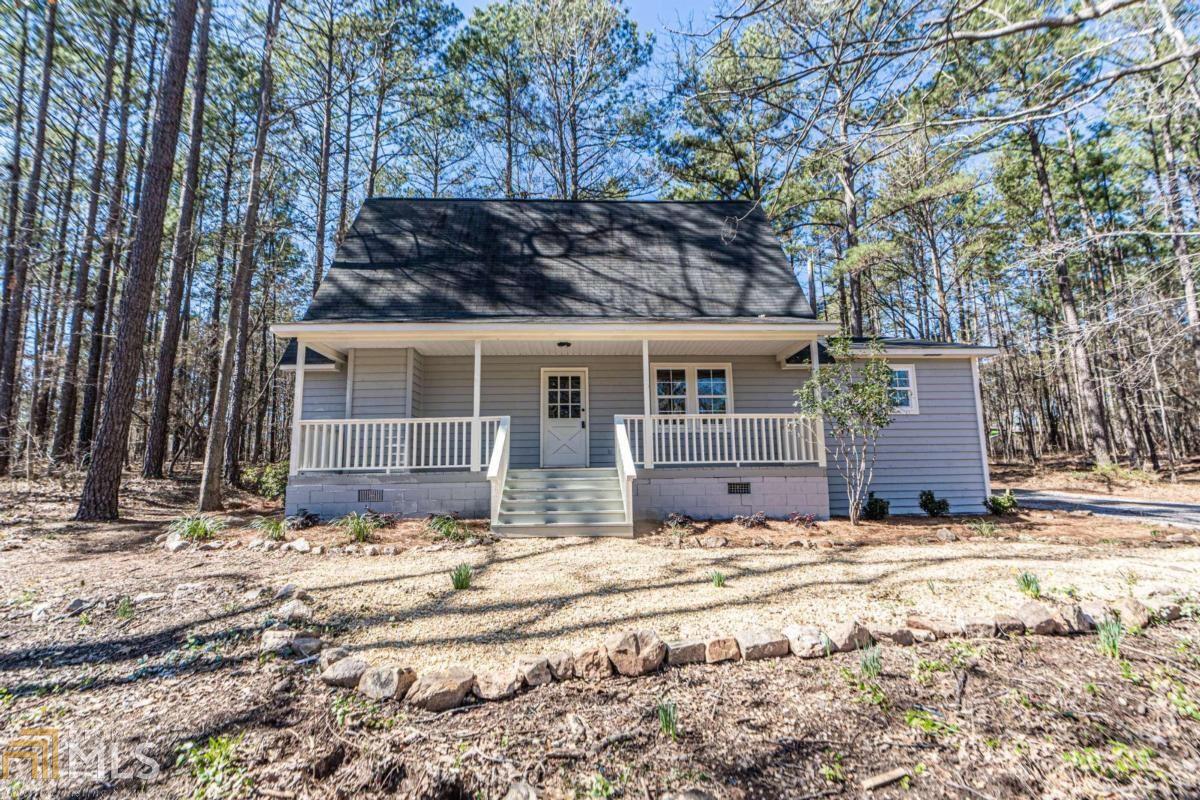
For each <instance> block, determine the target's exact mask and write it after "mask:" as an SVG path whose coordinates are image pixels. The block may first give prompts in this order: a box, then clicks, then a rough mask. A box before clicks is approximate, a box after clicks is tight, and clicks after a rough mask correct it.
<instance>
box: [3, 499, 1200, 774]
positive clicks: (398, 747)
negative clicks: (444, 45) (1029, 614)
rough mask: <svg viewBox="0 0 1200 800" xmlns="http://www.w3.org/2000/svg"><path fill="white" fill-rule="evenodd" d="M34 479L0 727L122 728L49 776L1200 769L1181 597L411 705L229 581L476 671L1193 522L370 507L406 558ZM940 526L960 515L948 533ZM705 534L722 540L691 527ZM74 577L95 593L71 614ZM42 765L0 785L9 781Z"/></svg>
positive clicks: (1163, 579)
mask: <svg viewBox="0 0 1200 800" xmlns="http://www.w3.org/2000/svg"><path fill="white" fill-rule="evenodd" d="M24 488H25V487H23V486H22V485H21V484H19V483H18V484H17V485H15V486H14V485H10V486H8V487H0V603H3V605H2V606H0V619H2V620H3V622H2V623H0V742H7V741H9V740H10V739H12V738H13V737H15V736H16V735H18V733H19V732H20V730H21V729H23V728H27V727H30V726H35V725H40V726H53V727H55V728H57V729H59V730H61V731H62V737H63V740H64V741H66V742H75V743H79V744H80V746H82V747H84V749H88V750H91V751H93V752H94V751H95V748H96V747H97V746H105V747H109V748H111V751H112V754H113V757H112V758H111V759H110V763H109V767H110V768H109V769H108V773H109V774H108V775H106V776H103V778H102V779H99V780H98V779H97V777H96V775H95V774H93V773H94V771H95V770H94V767H93V768H92V771H91V772H89V773H87V774H82V773H80V772H78V771H76V772H72V773H71V774H69V775H67V774H64V775H63V778H64V780H63V781H62V782H61V783H60V784H58V785H57V786H54V787H51V788H49V789H44V791H43V794H42V796H47V797H51V796H53V797H108V796H119V797H154V798H160V797H180V796H188V795H190V794H191V793H192V792H193V791H194V790H195V789H196V787H197V786H198V781H200V780H202V779H203V777H204V776H212V775H213V774H219V775H220V776H221V777H222V778H223V780H225V781H226V784H227V785H228V784H229V783H230V782H233V783H237V784H238V785H242V783H243V781H244V782H245V787H244V791H243V793H244V794H245V795H246V796H252V795H254V794H257V795H258V796H266V797H296V798H300V797H362V796H386V795H393V794H396V795H399V796H405V797H439V798H440V797H446V798H457V797H485V798H500V797H503V796H504V794H505V792H506V791H507V789H508V787H509V785H510V784H511V783H512V782H513V781H515V780H526V781H528V782H529V783H531V784H532V785H534V786H537V787H538V788H539V789H540V790H541V791H542V796H544V797H631V798H633V797H636V798H659V797H660V796H662V795H663V794H664V793H666V792H668V791H679V790H681V789H684V788H686V787H691V786H695V787H700V788H703V789H705V790H706V791H708V792H710V793H712V794H713V795H714V796H717V797H730V798H744V797H762V798H768V797H771V798H773V797H818V796H827V795H839V796H860V795H861V796H868V793H867V792H865V791H864V790H863V789H862V788H861V786H860V784H859V781H861V780H862V779H863V778H866V777H868V776H870V775H873V774H876V773H879V772H884V771H887V770H888V769H892V768H897V767H903V768H905V769H907V770H908V773H909V777H908V778H907V779H906V780H905V781H903V782H900V783H896V784H893V785H892V786H890V787H887V788H885V789H881V790H878V791H875V792H871V793H869V796H872V797H901V796H921V797H988V798H1000V797H1026V796H1062V797H1067V796H1071V797H1096V796H1127V797H1149V796H1159V797H1191V796H1196V795H1197V794H1198V793H1200V778H1198V777H1197V776H1198V775H1200V752H1198V750H1197V747H1198V746H1200V624H1198V623H1197V622H1195V621H1192V620H1184V621H1182V622H1179V623H1175V624H1173V625H1170V626H1164V627H1153V628H1150V629H1148V630H1147V631H1145V632H1144V633H1143V634H1141V635H1138V636H1133V637H1130V638H1128V639H1127V640H1126V642H1125V645H1124V650H1123V657H1124V662H1119V661H1115V660H1113V659H1110V658H1106V657H1104V656H1102V655H1101V654H1100V653H1099V652H1098V651H1097V648H1096V638H1095V637H1081V638H1053V639H1051V638H1028V639H1026V638H1019V639H1016V640H1013V641H1001V640H995V641H991V640H989V641H987V642H971V643H954V642H949V643H947V642H939V643H935V644H929V645H921V646H918V647H915V648H904V649H901V648H894V647H887V648H884V650H883V674H882V675H881V676H880V677H879V678H864V677H862V676H861V675H859V674H858V658H857V656H855V655H853V654H845V655H838V656H834V657H832V658H829V659H819V660H816V661H806V660H801V659H794V658H787V659H782V660H778V661H770V662H756V663H745V664H741V663H739V664H731V665H713V666H693V667H685V668H682V669H672V670H667V671H665V672H663V673H660V674H658V675H655V676H653V677H650V678H643V679H636V680H629V679H623V678H614V679H611V680H608V681H603V682H599V683H589V682H584V681H573V682H567V683H562V684H553V685H550V686H546V687H541V688H539V689H537V690H534V691H530V692H527V693H524V694H522V695H520V696H518V698H516V699H515V700H512V701H509V702H504V703H497V704H487V705H482V706H475V707H468V708H466V709H463V710H460V711H458V712H455V713H451V714H447V715H430V714H426V713H424V712H417V711H414V710H412V709H410V708H407V707H404V706H401V705H399V704H392V703H384V704H370V703H367V702H365V701H363V700H361V699H359V698H358V697H357V696H355V695H351V694H349V693H345V692H343V691H342V690H329V689H326V688H325V687H323V686H322V685H321V684H320V683H319V681H317V680H316V677H315V670H314V667H313V665H312V664H303V663H296V662H295V661H292V660H288V659H274V658H268V659H264V658H260V657H259V655H258V647H257V635H258V633H259V631H260V630H261V629H262V628H263V626H264V625H265V624H267V620H268V619H269V618H270V616H271V614H272V613H273V612H274V611H275V610H276V609H277V606H278V603H275V602H272V600H271V593H270V591H268V592H267V593H265V594H263V595H261V596H259V597H256V598H251V597H249V596H248V595H246V594H245V593H246V592H247V590H253V589H256V588H266V589H269V590H273V589H274V588H277V587H278V586H280V585H282V584H283V583H285V582H292V583H295V584H296V585H298V586H300V587H303V588H305V589H307V590H308V591H309V592H311V594H312V601H311V602H312V605H313V606H314V609H315V611H316V622H317V624H316V625H315V627H316V629H317V630H319V632H320V633H321V634H322V636H323V637H324V638H325V639H326V640H327V641H328V642H330V643H332V644H337V645H341V646H345V647H348V648H349V649H351V650H356V651H359V652H362V653H364V654H365V655H367V656H368V657H369V658H370V659H371V660H372V661H379V660H383V659H385V658H391V659H394V660H396V661H397V662H399V663H402V664H407V665H411V666H413V667H414V668H416V669H417V670H418V671H422V670H425V669H429V668H432V667H435V666H437V665H445V664H450V663H465V664H466V665H467V666H469V667H471V668H474V669H478V668H482V667H485V666H487V665H488V664H496V663H504V662H505V661H506V660H508V659H511V658H512V657H514V656H516V655H523V654H537V653H542V652H550V651H552V650H555V649H562V648H571V649H573V648H577V647H579V646H582V645H584V644H589V643H592V642H595V641H598V640H600V638H601V637H602V636H603V634H604V633H606V632H608V631H613V630H623V629H629V628H634V627H653V628H655V629H657V630H658V631H659V632H660V634H661V635H663V636H664V638H668V637H671V636H674V635H677V634H689V635H690V634H699V633H708V632H716V631H729V630H735V629H737V628H738V627H741V626H743V625H745V624H746V623H747V622H749V621H753V622H759V623H762V624H767V625H775V626H781V625H783V624H786V623H790V622H801V623H817V624H827V623H833V622H837V621H840V620H845V619H850V618H853V617H856V618H859V619H861V620H862V621H864V622H867V623H870V624H885V623H893V624H894V623H895V622H897V621H899V620H901V619H902V618H903V616H904V615H905V614H907V613H909V612H911V611H917V612H924V613H931V614H940V615H942V616H950V617H954V616H957V615H967V614H970V613H973V612H974V611H976V610H984V609H996V608H1005V607H1007V606H1009V605H1012V604H1014V603H1016V602H1019V601H1020V599H1022V598H1021V596H1020V595H1019V594H1018V593H1017V592H1016V588H1015V584H1014V581H1013V574H1014V572H1015V571H1016V570H1027V571H1030V572H1032V573H1034V574H1037V575H1038V576H1039V577H1040V579H1041V582H1042V586H1043V588H1045V589H1047V590H1050V591H1052V592H1055V593H1057V594H1060V595H1062V594H1064V593H1071V594H1077V595H1079V596H1081V597H1083V598H1088V597H1107V598H1114V597H1117V596H1119V595H1120V594H1123V593H1126V592H1132V593H1134V594H1136V595H1138V596H1142V597H1144V596H1147V595H1148V594H1150V593H1151V592H1154V591H1163V590H1166V589H1168V588H1172V589H1176V590H1191V591H1195V590H1196V589H1197V588H1200V548H1197V547H1194V546H1172V547H1167V546H1163V543H1162V542H1161V541H1160V539H1159V537H1157V536H1155V535H1154V533H1153V532H1152V531H1151V530H1150V529H1148V528H1146V527H1145V526H1132V525H1127V524H1121V523H1114V522H1104V521H1100V520H1096V519H1094V518H1089V517H1081V516H1074V515H1056V514H1049V513H1045V514H1039V513H1035V514H1031V515H1025V516H1022V517H1021V518H1019V519H1015V520H1011V521H1003V522H1000V521H998V522H997V529H996V530H994V531H988V532H986V534H985V533H983V532H980V529H979V528H978V527H977V526H975V527H973V525H974V520H959V519H951V520H938V521H926V520H915V519H914V520H893V521H890V522H887V523H877V524H872V525H870V526H860V528H859V529H858V530H855V531H851V530H850V529H849V528H848V526H847V525H846V524H845V523H844V522H836V521H835V522H833V523H828V524H822V525H821V526H818V528H816V529H814V530H804V529H801V528H797V527H795V526H791V525H787V524H785V523H772V524H771V525H770V526H768V527H767V528H760V529H752V530H744V529H740V528H736V526H732V525H728V524H720V525H711V526H708V527H707V528H702V529H700V530H697V531H696V532H695V534H694V535H688V536H684V537H682V538H681V540H677V538H676V537H675V536H673V535H671V534H669V533H667V532H665V531H663V532H658V533H651V534H649V535H645V536H642V537H640V538H638V539H637V540H635V541H633V542H630V541H621V540H593V539H586V540H585V539H570V540H516V541H500V542H494V543H479V544H475V545H470V546H466V545H462V544H454V543H447V542H440V541H434V540H433V538H432V536H431V534H429V533H428V532H426V531H424V529H423V526H421V525H420V524H419V523H417V522H406V523H404V524H402V525H400V526H396V528H394V529H392V530H393V533H388V532H387V531H381V541H385V542H386V541H389V540H392V541H395V542H397V547H398V549H399V550H400V552H399V553H398V554H397V555H395V556H383V555H380V556H375V557H369V556H365V555H361V554H358V555H346V554H342V553H336V554H326V555H322V556H315V555H300V554H295V553H289V554H286V555H281V554H280V553H278V552H272V553H263V552H258V551H250V550H246V549H245V548H238V549H232V550H218V551H191V550H186V551H182V552H180V553H176V554H167V553H166V552H165V551H163V549H162V548H161V546H160V545H158V544H156V543H155V538H156V537H157V536H159V535H160V534H161V532H162V529H163V526H164V523H165V522H166V521H167V520H169V519H170V518H172V517H174V516H175V515H176V514H178V513H179V512H180V509H181V507H183V505H184V504H185V503H186V502H187V501H188V500H189V498H190V497H191V495H192V494H193V487H192V486H190V485H188V484H182V485H180V484H172V483H167V482H161V483H158V482H156V483H143V482H138V481H133V482H132V485H131V487H130V489H129V490H128V491H127V492H126V505H125V508H127V509H128V518H127V519H125V520H122V521H121V522H118V523H111V524H104V525H82V524H79V523H73V522H70V521H69V519H68V518H69V515H70V511H71V499H72V494H73V492H74V486H73V485H72V484H71V483H70V482H66V483H64V484H62V485H60V486H54V485H51V484H38V485H35V486H33V487H29V491H22V490H23V489H24ZM14 490H15V491H14ZM232 505H237V506H238V507H237V508H236V509H234V511H233V513H232V514H231V515H230V528H229V529H228V530H227V531H226V532H224V533H223V534H222V537H223V538H224V539H226V540H232V539H235V538H236V539H241V538H244V537H249V536H250V535H252V534H251V533H249V532H248V531H244V530H242V529H240V528H239V527H238V526H239V525H243V524H245V523H246V522H247V521H248V520H249V519H251V518H252V517H253V516H254V515H256V514H260V513H271V512H272V511H274V510H275V509H274V506H272V505H271V504H266V503H262V502H261V501H257V500H255V499H254V498H251V497H248V496H239V497H237V498H235V502H234V504H232ZM943 527H946V528H948V529H950V530H951V531H952V532H954V533H955V535H956V537H957V540H956V541H949V542H947V541H940V540H939V539H938V538H937V537H936V533H937V531H938V530H939V529H941V528H943ZM303 535H305V536H306V537H309V538H310V541H313V542H316V541H318V540H320V539H322V537H326V539H327V540H328V541H329V543H330V544H334V543H335V542H337V541H338V538H337V537H338V536H339V534H338V532H336V531H335V530H333V529H332V528H321V529H313V530H310V531H304V533H303ZM710 536H720V537H723V538H726V539H727V540H728V541H727V544H726V546H724V547H719V548H712V547H703V546H701V545H700V543H701V541H702V540H704V539H706V538H708V537H710ZM1060 538H1061V539H1063V541H1064V542H1069V543H1059V541H1058V540H1059V539H1060ZM341 541H344V537H343V538H342V540H341ZM710 543H711V542H710ZM677 545H678V546H677ZM6 547H12V548H13V549H4V548H6ZM459 563H470V564H472V565H474V567H475V581H474V584H473V587H472V588H471V589H470V590H467V591H462V592H455V591H453V590H452V589H451V586H450V581H449V578H448V572H449V570H450V569H452V568H453V566H455V565H457V564H459ZM714 571H720V572H723V573H724V574H725V575H726V576H727V585H726V586H725V587H724V588H720V589H718V588H716V587H715V586H713V585H712V580H711V573H712V572H714ZM124 598H129V599H128V601H125V602H123V599H124ZM73 599H81V600H84V601H85V602H86V603H93V602H94V603H95V604H94V605H90V606H89V607H88V608H87V609H86V610H85V611H84V612H83V613H81V614H78V615H75V616H66V615H64V614H63V613H62V612H63V611H64V610H65V608H66V606H67V604H68V603H69V602H70V601H71V600H73ZM1188 610H1191V609H1188ZM35 616H36V617H37V619H35V618H34V617H35ZM662 700H666V701H669V702H670V703H673V704H674V705H675V707H676V708H677V709H678V717H679V737H678V739H676V740H672V739H671V738H670V737H668V736H665V735H663V734H662V733H661V730H660V726H659V722H658V717H657V712H656V706H657V705H658V704H659V702H660V701H662ZM210 736H217V737H226V738H221V739H220V741H222V742H229V743H235V744H233V746H232V747H231V751H230V753H229V755H228V758H227V759H224V760H221V759H217V761H216V763H217V766H213V765H212V764H211V763H209V764H208V766H207V767H206V768H203V769H202V768H201V767H198V766H191V765H189V764H187V763H184V764H181V765H179V766H174V764H175V760H176V758H177V756H178V754H179V753H180V748H181V747H182V746H183V745H184V744H185V743H186V742H196V741H199V742H201V743H203V742H204V741H205V740H207V739H208V737H210ZM138 747H141V748H143V749H141V750H137V751H136V752H138V753H140V754H141V755H142V757H143V758H149V759H150V760H153V761H154V762H156V763H158V764H160V765H161V766H162V769H161V771H160V772H159V774H158V775H157V776H156V777H154V778H153V779H152V780H150V781H149V782H146V781H144V780H141V779H140V778H139V777H121V776H120V774H117V775H114V774H112V773H121V774H125V775H127V776H128V775H133V774H134V773H136V772H137V771H138V769H139V767H144V763H143V762H142V761H139V760H137V759H136V757H134V756H133V755H131V754H132V753H134V752H135V749H136V748H138ZM185 761H186V759H185ZM114 764H115V765H116V767H115V768H114V767H113V765H114ZM85 766H86V765H85ZM65 767H66V762H65V761H64V769H65ZM141 777H142V778H145V777H148V774H147V773H142V775H141ZM902 783H903V784H904V785H906V786H907V787H908V788H907V790H906V789H905V788H904V786H902ZM38 786H39V785H38V784H36V783H34V782H31V781H29V780H27V779H26V780H25V781H24V783H20V784H10V785H9V786H7V787H5V788H7V789H8V790H9V791H10V794H12V795H13V796H16V797H20V796H22V792H27V791H28V792H32V791H36V790H37V788H38ZM31 796H36V795H31Z"/></svg>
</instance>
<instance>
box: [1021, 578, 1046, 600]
mask: <svg viewBox="0 0 1200 800" xmlns="http://www.w3.org/2000/svg"><path fill="white" fill-rule="evenodd" d="M1017 588H1018V589H1020V590H1021V594H1023V595H1025V596H1026V597H1032V598H1033V599H1034V600H1037V599H1038V598H1039V597H1041V596H1042V582H1041V581H1039V580H1038V577H1037V575H1034V574H1033V573H1032V572H1022V573H1020V574H1019V575H1017Z"/></svg>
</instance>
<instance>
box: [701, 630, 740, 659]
mask: <svg viewBox="0 0 1200 800" xmlns="http://www.w3.org/2000/svg"><path fill="white" fill-rule="evenodd" d="M741 656H742V653H741V651H740V650H738V643H737V639H735V638H733V637H732V636H714V637H713V638H711V639H709V640H708V641H707V642H705V644H704V660H705V662H707V663H709V664H716V663H719V662H721V661H737V660H738V659H739V658H741Z"/></svg>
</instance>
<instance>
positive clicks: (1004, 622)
mask: <svg viewBox="0 0 1200 800" xmlns="http://www.w3.org/2000/svg"><path fill="white" fill-rule="evenodd" d="M1024 632H1025V623H1024V622H1022V621H1021V620H1020V619H1018V618H1017V617H1014V616H1013V615H1012V614H1000V615H999V616H997V617H996V633H998V634H1000V635H1001V636H1020V635H1021V634H1022V633H1024Z"/></svg>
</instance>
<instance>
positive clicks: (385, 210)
mask: <svg viewBox="0 0 1200 800" xmlns="http://www.w3.org/2000/svg"><path fill="white" fill-rule="evenodd" d="M556 319H558V320H561V319H572V320H576V321H579V320H610V321H611V320H630V321H652V320H691V321H698V320H712V321H739V322H746V321H755V320H760V319H761V320H768V321H775V322H778V321H789V320H793V319H807V320H811V319H813V313H812V309H811V308H810V306H809V304H808V301H807V299H806V298H805V295H804V291H803V290H802V288H801V287H800V285H799V282H798V281H797V279H796V277H795V275H794V274H793V272H792V268H791V265H790V264H789V263H788V259H787V257H786V256H785V255H784V253H783V250H782V248H781V247H780V244H779V240H778V239H777V238H776V237H775V234H774V233H773V232H772V230H771V226H770V223H769V221H768V220H767V217H766V215H765V214H764V213H763V212H762V209H761V208H759V207H757V206H755V205H754V204H752V203H750V202H743V201H732V202H675V201H632V202H627V201H576V202H572V201H550V200H405V199H396V198H372V199H369V200H367V201H366V203H365V204H364V205H363V207H362V209H361V210H360V211H359V214H358V217H357V218H356V219H355V220H354V223H353V224H352V225H351V227H350V229H349V231H348V232H347V235H346V238H345V240H344V241H343V242H342V244H341V245H340V246H339V247H338V249H337V253H336V254H335V255H334V260H333V265H332V266H331V267H330V269H329V272H328V274H327V275H326V276H325V279H324V280H323V281H322V283H321V288H320V289H319V290H318V292H317V294H316V297H314V298H313V301H312V304H311V305H310V306H309V308H308V311H307V312H306V313H305V314H304V317H303V321H305V322H403V321H422V322H440V321H505V320H521V321H527V322H532V321H538V320H547V321H550V320H556Z"/></svg>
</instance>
